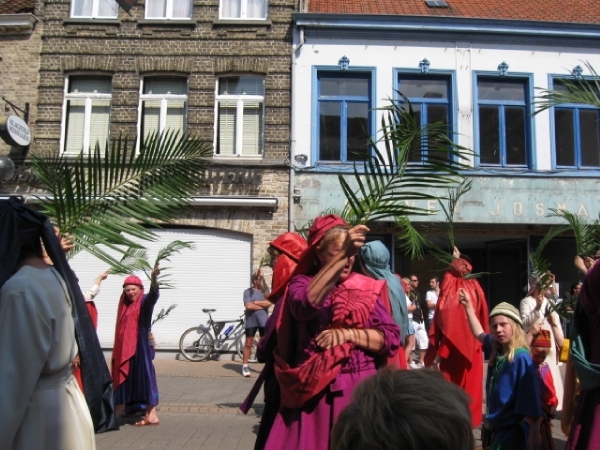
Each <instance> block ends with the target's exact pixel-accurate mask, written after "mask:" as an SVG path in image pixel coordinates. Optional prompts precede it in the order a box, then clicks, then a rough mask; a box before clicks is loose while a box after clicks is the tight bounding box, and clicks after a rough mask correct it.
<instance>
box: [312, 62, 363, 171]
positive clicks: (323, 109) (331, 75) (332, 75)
mask: <svg viewBox="0 0 600 450" xmlns="http://www.w3.org/2000/svg"><path fill="white" fill-rule="evenodd" d="M371 82H372V80H371V72H340V71H339V70H338V71H336V72H332V71H319V72H317V124H318V130H317V149H318V155H317V159H318V160H319V161H332V162H342V163H348V162H354V161H363V160H365V159H366V157H367V155H368V153H369V143H370V137H371V135H372V123H371V122H372V120H371V109H372V94H371Z"/></svg>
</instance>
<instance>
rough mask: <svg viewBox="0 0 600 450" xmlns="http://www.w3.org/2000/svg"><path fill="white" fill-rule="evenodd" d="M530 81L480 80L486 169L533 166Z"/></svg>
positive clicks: (482, 152) (480, 126) (481, 157)
mask: <svg viewBox="0 0 600 450" xmlns="http://www.w3.org/2000/svg"><path fill="white" fill-rule="evenodd" d="M529 89H530V88H529V79H527V78H516V77H508V78H507V77H491V76H478V77H477V125H476V126H477V134H478V142H477V145H478V147H477V150H478V153H479V164H480V165H482V166H501V167H504V166H513V167H524V166H528V165H529V161H528V154H529V148H530V139H531V122H530V111H529V109H530V102H529Z"/></svg>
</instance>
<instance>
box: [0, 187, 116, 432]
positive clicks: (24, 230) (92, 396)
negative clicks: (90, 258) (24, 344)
mask: <svg viewBox="0 0 600 450" xmlns="http://www.w3.org/2000/svg"><path fill="white" fill-rule="evenodd" d="M0 223H1V224H2V226H1V227H0V255H2V258H0V288H1V287H2V286H3V285H4V283H5V282H6V281H7V280H8V279H9V278H10V277H11V276H12V275H13V274H14V273H15V271H16V269H17V263H18V257H19V253H20V248H21V245H22V243H25V242H31V241H32V240H33V239H39V238H41V239H42V241H43V243H44V248H45V250H46V253H47V254H48V256H49V258H50V259H51V260H52V263H53V264H54V268H55V269H56V271H57V272H58V273H59V274H60V276H61V277H62V279H63V280H64V282H65V284H66V286H67V291H68V294H69V297H70V298H71V301H72V304H73V308H72V315H73V323H74V325H75V338H76V340H77V345H78V347H79V358H80V361H81V371H82V376H83V383H84V385H85V398H86V401H87V404H88V407H89V410H90V415H91V416H92V421H93V423H94V430H95V431H96V433H101V432H104V431H108V430H115V429H118V428H119V425H118V424H117V421H116V419H115V415H114V412H113V411H114V408H113V390H112V378H111V376H110V373H109V371H108V367H107V365H106V361H105V359H104V354H103V353H102V349H101V347H100V342H99V341H98V335H97V334H96V330H95V329H94V325H93V323H92V319H91V318H90V315H89V312H88V310H87V307H86V304H85V299H84V298H83V293H82V292H81V289H80V288H79V284H78V282H77V278H76V277H75V273H74V272H73V271H72V270H71V268H70V267H69V263H68V262H67V258H66V256H65V253H64V251H63V250H62V248H61V246H60V242H59V240H58V238H57V237H56V235H55V234H54V228H53V227H52V225H51V224H50V221H49V220H48V218H47V217H46V216H44V215H43V214H41V213H39V212H37V211H35V210H34V209H33V208H31V207H29V206H26V205H25V204H24V203H23V201H22V200H20V199H19V198H17V197H11V198H9V199H8V200H0Z"/></svg>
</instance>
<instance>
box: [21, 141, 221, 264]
mask: <svg viewBox="0 0 600 450" xmlns="http://www.w3.org/2000/svg"><path fill="white" fill-rule="evenodd" d="M211 154H212V149H211V147H210V146H209V145H208V144H206V143H205V142H204V141H202V140H200V139H198V138H195V137H191V136H189V135H186V134H181V133H179V132H166V133H162V134H154V135H151V136H149V137H148V138H145V139H144V142H143V144H142V145H140V150H139V153H136V142H135V140H134V141H129V140H128V139H127V138H126V137H122V136H121V137H119V138H118V139H116V140H115V141H113V142H112V145H107V146H106V147H105V149H104V150H101V149H100V146H99V145H97V146H96V148H95V149H92V150H91V151H90V152H89V153H87V154H84V153H81V154H79V155H78V156H77V157H76V158H75V159H72V157H71V156H70V155H64V154H62V155H58V156H56V155H55V156H48V157H41V156H35V155H34V156H33V157H32V170H33V172H34V173H35V175H36V176H37V177H38V178H39V179H40V180H41V182H42V183H43V186H44V187H45V188H46V190H47V191H48V193H49V197H47V198H40V199H39V200H40V202H41V206H42V209H43V212H44V213H45V214H46V215H48V216H49V217H50V218H51V220H52V222H53V223H54V224H55V225H56V226H58V227H59V228H60V229H61V232H62V233H64V234H70V235H71V236H72V237H73V239H72V240H73V242H74V243H75V244H76V246H77V249H85V250H87V251H88V252H90V253H92V254H93V255H95V256H97V257H99V258H100V259H102V260H103V261H105V262H107V263H108V264H110V265H111V266H113V267H118V265H119V261H118V260H117V259H116V258H114V257H112V256H111V255H110V254H108V253H107V252H106V251H102V248H109V249H111V250H114V251H118V252H119V253H121V254H125V253H126V252H127V249H129V248H131V247H138V248H139V247H141V245H140V244H139V242H140V241H152V240H155V239H156V236H155V234H154V233H153V232H152V230H151V229H150V228H148V226H156V222H161V223H168V222H170V221H171V220H173V219H175V218H176V217H178V216H179V215H180V214H182V213H183V212H184V210H185V207H186V206H187V204H188V201H189V198H190V197H191V196H193V195H195V194H197V193H198V192H199V191H200V189H201V188H202V187H203V184H204V180H203V178H204V177H203V175H204V169H205V167H206V164H207V158H208V157H209V156H211ZM99 245H100V246H99ZM121 270H125V267H121Z"/></svg>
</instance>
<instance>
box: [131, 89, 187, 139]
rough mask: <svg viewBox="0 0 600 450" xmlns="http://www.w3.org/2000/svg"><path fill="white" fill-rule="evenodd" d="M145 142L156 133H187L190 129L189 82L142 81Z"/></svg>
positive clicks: (142, 125)
mask: <svg viewBox="0 0 600 450" xmlns="http://www.w3.org/2000/svg"><path fill="white" fill-rule="evenodd" d="M140 101H141V102H142V114H141V118H142V124H141V132H140V135H141V136H142V142H143V141H144V140H145V139H147V138H148V136H150V135H152V134H153V133H159V134H160V133H164V132H167V131H174V132H177V131H179V132H183V131H185V126H186V107H187V80H186V79H185V78H182V77H144V79H143V80H142V94H141V96H140Z"/></svg>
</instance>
